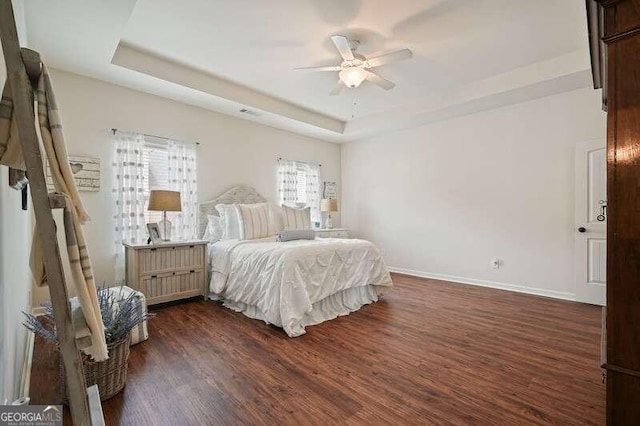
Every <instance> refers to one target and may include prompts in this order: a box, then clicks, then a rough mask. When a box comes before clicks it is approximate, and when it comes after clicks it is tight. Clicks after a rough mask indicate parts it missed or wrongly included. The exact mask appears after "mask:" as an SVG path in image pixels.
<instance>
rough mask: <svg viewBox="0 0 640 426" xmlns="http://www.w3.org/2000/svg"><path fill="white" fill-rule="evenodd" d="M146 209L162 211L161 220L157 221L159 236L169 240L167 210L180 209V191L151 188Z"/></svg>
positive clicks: (169, 228)
mask: <svg viewBox="0 0 640 426" xmlns="http://www.w3.org/2000/svg"><path fill="white" fill-rule="evenodd" d="M147 210H151V211H161V212H162V220H161V221H160V222H158V228H160V232H161V235H160V237H161V238H162V240H163V241H169V240H171V222H169V221H168V220H167V212H179V211H182V204H181V203H180V192H178V191H164V190H158V189H152V190H151V194H150V195H149V207H148V208H147Z"/></svg>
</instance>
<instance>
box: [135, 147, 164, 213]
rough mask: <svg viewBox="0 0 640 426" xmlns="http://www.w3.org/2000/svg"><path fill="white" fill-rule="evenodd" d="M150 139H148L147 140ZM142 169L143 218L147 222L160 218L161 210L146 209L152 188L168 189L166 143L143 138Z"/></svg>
mask: <svg viewBox="0 0 640 426" xmlns="http://www.w3.org/2000/svg"><path fill="white" fill-rule="evenodd" d="M148 139H150V140H148ZM142 163H143V169H144V200H145V212H144V215H145V220H146V222H147V223H152V222H159V221H160V220H162V212H158V211H149V210H146V206H148V204H149V194H150V191H151V190H152V189H169V151H168V149H167V144H166V143H162V142H157V141H154V140H153V139H152V138H145V143H144V145H143V150H142Z"/></svg>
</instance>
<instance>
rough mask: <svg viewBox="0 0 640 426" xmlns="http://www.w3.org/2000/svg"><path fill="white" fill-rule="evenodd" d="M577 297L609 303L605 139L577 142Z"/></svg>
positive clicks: (577, 298)
mask: <svg viewBox="0 0 640 426" xmlns="http://www.w3.org/2000/svg"><path fill="white" fill-rule="evenodd" d="M575 167H576V170H575V173H576V178H575V198H576V199H575V224H576V226H575V269H576V300H577V301H579V302H585V303H591V304H594V305H602V306H604V305H605V304H606V278H607V235H606V232H607V207H606V206H607V151H606V148H605V141H604V140H602V139H595V140H589V141H585V142H581V143H578V144H577V145H576V159H575Z"/></svg>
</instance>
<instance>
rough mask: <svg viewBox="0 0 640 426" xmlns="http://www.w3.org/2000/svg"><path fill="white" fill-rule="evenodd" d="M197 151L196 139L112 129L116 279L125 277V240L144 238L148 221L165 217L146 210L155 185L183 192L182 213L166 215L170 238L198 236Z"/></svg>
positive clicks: (127, 241)
mask: <svg viewBox="0 0 640 426" xmlns="http://www.w3.org/2000/svg"><path fill="white" fill-rule="evenodd" d="M196 154H197V149H196V144H193V143H189V142H178V141H173V140H165V139H161V138H154V137H149V136H144V135H140V134H134V133H126V132H120V131H118V132H114V155H113V163H112V166H113V167H112V172H113V188H112V190H111V192H112V194H113V209H114V210H113V219H114V228H113V229H114V231H115V238H114V243H115V253H116V282H122V281H123V280H124V250H123V246H122V244H123V243H130V244H139V243H142V242H144V241H146V239H147V236H148V235H147V226H146V224H147V223H153V222H158V221H160V220H161V218H162V212H156V211H148V210H147V206H148V205H149V194H150V191H151V190H152V189H168V190H171V191H179V192H180V201H181V204H182V206H181V207H182V211H180V212H170V213H169V214H168V216H169V220H170V221H171V224H172V238H173V239H176V240H180V239H192V238H194V237H196V236H197V217H198V190H197V182H196Z"/></svg>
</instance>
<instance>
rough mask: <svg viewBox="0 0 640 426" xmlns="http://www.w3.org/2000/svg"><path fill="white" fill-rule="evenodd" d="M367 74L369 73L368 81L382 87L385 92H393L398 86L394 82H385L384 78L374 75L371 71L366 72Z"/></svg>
mask: <svg viewBox="0 0 640 426" xmlns="http://www.w3.org/2000/svg"><path fill="white" fill-rule="evenodd" d="M366 73H367V80H369V81H370V82H372V83H373V84H375V85H377V86H380V87H382V88H383V89H384V90H391V89H393V88H394V87H396V84H395V83H394V82H392V81H389V80H385V79H384V78H382V77H380V76H379V75H378V74H374V73H372V72H371V71H366Z"/></svg>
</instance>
